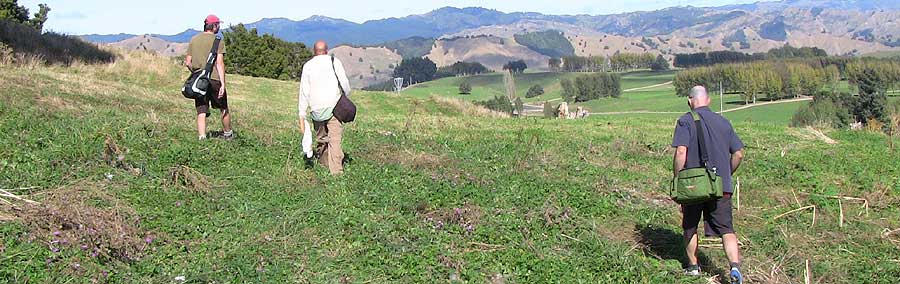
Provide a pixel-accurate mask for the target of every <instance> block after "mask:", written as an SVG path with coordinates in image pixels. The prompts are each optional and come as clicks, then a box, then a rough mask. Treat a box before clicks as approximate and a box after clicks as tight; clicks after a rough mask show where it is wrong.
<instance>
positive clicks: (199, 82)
mask: <svg viewBox="0 0 900 284" xmlns="http://www.w3.org/2000/svg"><path fill="white" fill-rule="evenodd" d="M221 40H222V39H220V38H219V37H216V40H215V41H213V45H212V49H210V50H209V56H208V57H207V58H206V67H205V68H203V69H200V70H197V71H194V72H191V76H190V77H188V79H187V80H185V81H184V86H182V87H181V95H183V96H184V97H185V98H187V99H192V100H196V99H202V98H204V97H206V92H207V91H208V90H209V80H210V79H209V76H210V75H211V74H212V69H213V66H214V65H215V64H216V57H218V55H219V53H218V52H217V51H219V41H221Z"/></svg>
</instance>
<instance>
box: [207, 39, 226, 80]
mask: <svg viewBox="0 0 900 284" xmlns="http://www.w3.org/2000/svg"><path fill="white" fill-rule="evenodd" d="M221 40H222V39H220V38H219V37H216V40H215V41H213V45H212V48H211V49H210V50H209V56H208V57H207V58H206V67H205V68H204V69H205V70H206V73H212V69H213V65H215V64H216V57H218V56H219V52H218V51H219V41H221Z"/></svg>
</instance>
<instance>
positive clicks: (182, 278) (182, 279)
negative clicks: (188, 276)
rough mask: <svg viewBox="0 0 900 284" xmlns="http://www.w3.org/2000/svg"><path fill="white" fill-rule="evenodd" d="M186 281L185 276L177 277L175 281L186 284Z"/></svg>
mask: <svg viewBox="0 0 900 284" xmlns="http://www.w3.org/2000/svg"><path fill="white" fill-rule="evenodd" d="M184 280H185V278H184V276H175V281H178V282H184Z"/></svg>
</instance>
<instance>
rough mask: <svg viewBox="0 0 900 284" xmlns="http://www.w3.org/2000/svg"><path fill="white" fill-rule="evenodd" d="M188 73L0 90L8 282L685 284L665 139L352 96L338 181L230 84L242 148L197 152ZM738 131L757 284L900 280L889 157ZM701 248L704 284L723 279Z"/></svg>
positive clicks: (622, 129)
mask: <svg viewBox="0 0 900 284" xmlns="http://www.w3.org/2000/svg"><path fill="white" fill-rule="evenodd" d="M182 73H183V72H182V71H181V69H180V68H178V67H177V66H176V65H175V63H172V62H170V61H167V60H164V59H159V58H155V57H149V56H146V55H141V54H127V55H125V58H123V59H120V60H119V61H118V62H117V63H115V64H113V65H109V66H77V67H73V68H68V69H63V68H57V67H52V68H34V69H29V68H7V67H3V68H0V89H2V90H4V91H3V92H0V129H2V131H0V145H3V147H0V188H4V189H7V188H15V189H16V190H13V192H15V193H16V194H18V195H21V196H23V197H27V198H30V199H34V200H36V201H39V202H41V205H26V204H24V203H22V202H18V201H14V200H12V201H13V202H14V204H15V208H13V207H11V206H10V205H3V207H0V208H2V211H0V214H2V216H3V218H0V219H4V220H5V221H3V223H0V241H2V243H0V252H2V262H0V263H2V265H0V275H2V276H3V277H0V279H5V280H7V281H9V282H19V283H21V282H78V283H89V282H92V281H94V280H96V281H100V282H112V283H134V282H144V283H160V282H173V281H177V280H178V279H184V280H185V281H188V282H192V283H195V282H217V283H220V282H267V283H285V282H300V283H334V282H351V283H373V282H377V283H433V282H453V281H454V280H456V279H459V280H463V281H468V282H474V283H481V282H494V283H543V282H560V283H577V282H599V283H673V282H676V283H682V282H683V283H693V282H696V279H689V278H683V277H682V276H680V268H681V267H680V263H679V260H680V259H681V250H682V245H681V241H680V234H681V233H680V230H679V217H678V210H677V208H676V207H675V205H674V204H673V203H671V202H670V201H668V200H667V198H666V195H665V188H666V184H667V182H666V179H667V178H666V177H668V176H669V175H670V173H669V171H670V169H669V167H670V166H669V165H670V159H671V154H672V153H671V151H670V149H669V147H668V142H669V139H670V137H671V129H670V128H671V126H672V123H673V122H672V121H671V120H670V119H668V118H660V119H655V118H650V117H648V118H629V119H621V118H594V119H589V120H580V121H556V120H534V119H497V118H490V117H489V116H485V113H484V112H482V111H478V110H476V109H474V108H472V107H471V106H470V105H467V104H465V103H459V102H452V101H451V102H447V101H445V100H443V99H438V98H408V97H402V96H396V95H390V94H383V93H365V92H360V93H357V94H356V95H355V96H354V99H355V100H356V101H357V103H358V104H359V106H360V116H359V117H358V119H359V121H357V122H356V123H354V124H353V125H350V126H348V127H347V130H346V131H345V136H346V139H347V145H346V149H347V151H348V152H349V155H350V156H351V157H352V162H351V163H350V164H349V166H348V168H347V173H346V174H345V175H343V176H340V177H331V176H328V175H327V174H326V173H325V171H323V170H322V169H319V168H314V169H307V168H306V166H305V163H304V161H303V160H302V159H301V158H300V153H299V150H298V149H299V140H300V139H299V137H298V134H297V131H296V126H295V125H296V122H295V116H296V110H295V109H294V105H295V93H296V90H295V89H296V84H295V83H290V82H280V81H273V80H266V79H257V78H247V77H240V76H231V77H230V79H231V82H230V83H229V86H230V87H231V90H230V91H229V95H230V96H231V98H230V100H231V104H232V108H233V111H234V117H235V124H236V129H237V131H238V136H239V137H238V138H237V139H236V140H234V141H230V142H229V141H222V140H216V139H213V140H210V141H205V142H198V141H195V135H194V129H193V127H194V126H193V117H194V113H193V110H192V107H191V106H190V103H189V102H188V101H186V100H184V99H182V98H181V97H180V95H179V94H178V93H177V91H176V90H177V89H178V87H179V86H178V85H179V81H180V80H181V79H182V78H181V77H182V76H183V75H185V74H182ZM217 124H218V122H217V121H216V120H215V119H213V120H212V121H211V123H210V125H212V126H213V129H215V128H217V127H216V125H217ZM736 128H737V131H738V133H740V134H741V135H742V136H743V138H744V141H745V143H746V144H747V145H748V149H747V151H748V159H747V162H746V164H745V166H744V167H742V169H741V173H740V174H739V175H738V176H739V177H740V178H741V181H742V189H743V190H742V191H743V193H742V195H741V200H742V201H741V202H742V203H741V209H740V211H738V212H736V213H735V214H736V218H735V219H736V222H737V228H738V230H739V231H740V232H741V242H742V243H743V249H744V256H745V264H744V267H745V270H746V271H747V275H748V278H749V279H750V280H751V281H753V282H767V283H789V282H793V283H796V282H800V281H802V279H803V277H804V274H805V273H806V271H805V263H806V261H807V260H808V261H810V269H811V270H810V273H811V274H812V276H813V278H814V279H816V280H817V281H818V282H820V283H883V282H884V281H886V279H896V276H897V275H900V268H898V265H897V263H898V259H897V254H896V249H897V246H898V242H900V239H898V236H897V235H896V234H891V233H886V232H887V230H890V229H896V228H898V227H900V221H898V218H896V217H897V216H900V209H898V206H897V205H900V202H898V200H900V181H898V180H897V179H896V177H897V176H900V165H898V164H897V163H892V162H887V161H896V160H897V159H898V158H900V156H898V154H897V152H890V151H889V150H888V149H887V144H886V141H885V139H884V136H882V135H880V134H870V133H865V132H848V131H833V132H830V133H828V134H829V135H830V136H831V138H834V139H835V140H837V142H838V143H839V144H836V145H830V144H826V143H824V142H822V141H821V140H820V139H819V138H818V137H817V136H816V135H815V133H814V132H810V131H808V130H804V129H790V128H785V127H782V126H777V125H772V124H760V123H742V122H739V123H736ZM836 157H843V158H842V159H838V158H836ZM837 196H844V197H856V198H864V199H865V200H867V201H868V203H867V204H866V205H867V207H865V208H868V210H865V209H864V207H863V206H862V204H861V203H859V202H857V201H858V199H852V200H851V199H835V198H833V197H837ZM802 206H814V208H816V210H815V215H814V216H815V222H814V224H813V222H812V217H813V214H810V213H811V212H812V211H811V210H809V211H798V212H796V213H791V214H788V215H783V216H780V215H781V214H783V213H785V212H789V211H790V210H792V209H795V208H801V207H802ZM17 208H18V209H17ZM840 212H843V215H841V213H840ZM85 216H88V217H91V218H85ZM840 216H843V223H842V224H843V226H841V225H840V224H841V222H840V221H839V220H840V219H841V218H840ZM704 243H705V244H708V245H710V246H711V248H706V249H703V254H704V256H703V259H704V262H703V264H704V265H705V267H704V269H705V271H708V272H709V273H710V275H709V276H712V274H715V273H722V272H723V271H724V269H725V263H726V262H725V260H724V256H723V255H722V253H721V252H720V250H719V249H717V248H715V244H714V243H706V242H704ZM182 277H183V278H182ZM891 277H893V278H891Z"/></svg>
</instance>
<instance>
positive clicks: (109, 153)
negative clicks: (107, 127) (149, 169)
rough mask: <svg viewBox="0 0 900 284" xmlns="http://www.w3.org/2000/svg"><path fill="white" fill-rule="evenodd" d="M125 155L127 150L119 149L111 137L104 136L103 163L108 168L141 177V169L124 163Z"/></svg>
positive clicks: (142, 171)
mask: <svg viewBox="0 0 900 284" xmlns="http://www.w3.org/2000/svg"><path fill="white" fill-rule="evenodd" d="M127 153H128V149H127V148H125V147H120V146H119V145H118V144H116V141H115V140H114V139H113V138H112V137H110V136H106V140H105V141H104V142H103V161H104V162H106V164H108V165H109V166H110V167H113V168H119V169H123V170H125V171H128V172H129V173H131V174H133V175H136V176H140V175H142V174H143V173H144V170H143V169H141V168H140V167H135V166H133V165H132V164H131V163H129V162H126V161H125V155H126V154H127Z"/></svg>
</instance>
